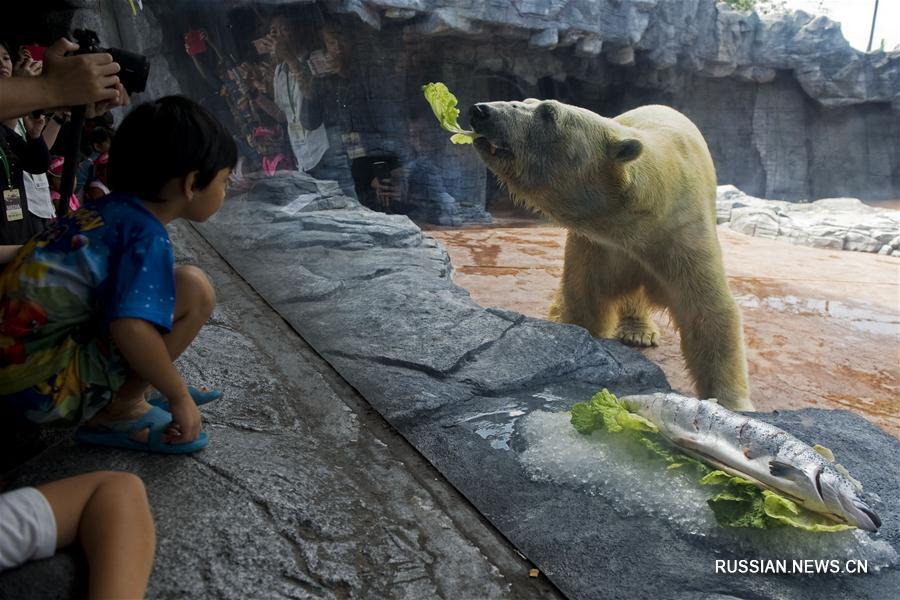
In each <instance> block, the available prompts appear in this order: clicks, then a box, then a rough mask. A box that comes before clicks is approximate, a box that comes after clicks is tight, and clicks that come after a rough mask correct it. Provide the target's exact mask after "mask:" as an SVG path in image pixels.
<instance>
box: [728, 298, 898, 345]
mask: <svg viewBox="0 0 900 600" xmlns="http://www.w3.org/2000/svg"><path fill="white" fill-rule="evenodd" d="M734 299H735V301H737V303H738V304H740V305H741V306H742V307H744V308H761V309H766V310H772V311H777V312H783V313H790V314H795V315H807V316H815V317H824V318H833V319H837V320H840V321H843V322H845V323H846V324H847V325H849V326H850V327H853V328H854V329H857V330H859V331H864V332H866V333H876V334H880V335H889V336H897V335H898V334H900V320H898V318H897V315H896V314H891V313H886V312H879V311H876V310H873V309H872V308H870V307H866V306H853V305H850V304H847V303H845V302H839V301H837V300H822V299H819V298H800V297H799V296H791V295H786V296H764V297H759V296H756V295H754V294H739V295H735V297H734Z"/></svg>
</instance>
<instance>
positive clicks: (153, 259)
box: [0, 96, 237, 453]
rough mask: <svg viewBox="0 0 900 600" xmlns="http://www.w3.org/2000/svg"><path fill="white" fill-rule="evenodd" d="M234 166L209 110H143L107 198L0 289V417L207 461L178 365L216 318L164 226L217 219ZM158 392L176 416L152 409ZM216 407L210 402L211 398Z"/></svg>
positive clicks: (192, 394) (122, 141)
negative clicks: (151, 393) (1, 413)
mask: <svg viewBox="0 0 900 600" xmlns="http://www.w3.org/2000/svg"><path fill="white" fill-rule="evenodd" d="M236 161H237V149H236V146H235V143H234V140H233V139H232V137H231V135H230V134H229V133H228V132H227V131H226V130H225V128H224V127H222V125H221V124H219V123H218V121H216V120H215V118H213V117H212V116H211V115H210V114H209V113H208V112H207V111H206V110H205V109H204V108H202V107H201V106H199V105H198V104H196V103H194V102H193V101H191V100H188V99H187V98H182V97H178V96H170V97H166V98H161V99H159V100H156V101H154V102H148V103H146V104H143V105H141V106H138V107H137V108H135V109H134V110H133V111H132V112H131V113H130V114H129V115H128V116H127V117H126V118H125V120H124V121H123V122H122V125H121V127H120V128H119V130H118V132H117V133H116V136H115V138H114V139H113V143H112V147H111V148H110V152H109V184H110V188H111V189H112V193H111V194H110V195H109V196H106V197H105V198H103V199H102V200H100V201H98V202H90V203H87V204H86V205H85V206H83V207H82V208H80V209H79V210H77V211H75V212H74V213H71V214H69V215H67V216H66V217H63V218H61V219H59V221H58V223H57V224H56V225H55V226H54V227H52V228H51V229H49V230H47V231H45V232H44V233H42V234H40V235H38V236H36V237H35V238H32V239H31V240H30V241H29V242H28V243H27V244H25V246H23V247H22V249H21V250H20V251H19V252H18V254H17V255H16V257H15V259H14V260H13V261H12V263H10V264H9V265H8V266H7V267H6V269H5V270H4V271H3V273H2V276H0V409H4V410H5V411H7V412H12V413H13V414H14V415H18V416H22V417H25V418H27V419H29V420H31V421H32V422H35V423H44V424H52V423H61V424H71V423H79V422H81V423H84V425H83V426H82V427H81V428H79V430H78V433H77V437H78V439H79V440H81V441H83V442H87V443H94V444H101V445H109V446H118V447H124V448H133V449H139V450H146V451H150V452H162V453H186V452H194V451H196V450H199V449H200V448H203V447H204V446H205V445H206V443H207V439H206V434H204V433H202V432H201V431H200V413H199V411H198V410H197V406H196V402H198V401H200V402H203V401H208V400H209V399H211V397H210V395H209V394H202V393H198V390H196V389H193V388H191V389H189V388H188V387H187V386H186V385H185V383H184V382H183V381H182V379H181V377H180V376H179V374H178V372H177V371H176V369H175V367H174V365H173V364H172V361H174V360H175V359H176V358H177V357H178V356H179V355H180V354H181V353H182V352H183V351H184V350H185V348H187V346H188V345H189V344H190V343H191V341H192V340H193V339H194V337H195V336H196V335H197V333H198V332H199V330H200V327H202V326H203V324H204V323H205V322H206V320H207V319H208V318H209V316H210V314H211V313H212V309H213V306H214V304H215V293H214V291H213V289H212V286H211V284H210V283H209V280H208V279H207V278H206V275H205V274H204V273H203V272H202V271H201V270H199V269H198V268H196V267H178V268H175V266H174V258H173V255H172V249H171V247H170V245H169V237H168V234H167V232H166V228H165V225H167V224H168V223H170V222H171V221H173V220H175V219H179V218H183V219H188V220H191V221H200V222H202V221H205V220H206V219H208V218H209V217H210V216H212V215H213V214H214V213H215V212H216V211H217V210H219V208H220V207H221V206H222V202H223V201H224V198H225V185H226V182H227V179H228V176H229V174H230V173H231V169H232V168H233V167H234V165H235V163H236ZM148 385H153V387H155V388H156V389H157V390H159V391H160V392H161V393H162V394H163V395H164V396H165V398H166V399H167V402H168V403H167V404H166V403H165V402H161V403H160V404H162V405H163V406H165V407H167V408H168V409H169V410H168V411H167V410H164V409H163V408H162V407H160V406H151V405H150V404H148V403H147V402H146V400H145V399H144V394H145V392H146V391H147V388H148ZM212 397H215V395H212Z"/></svg>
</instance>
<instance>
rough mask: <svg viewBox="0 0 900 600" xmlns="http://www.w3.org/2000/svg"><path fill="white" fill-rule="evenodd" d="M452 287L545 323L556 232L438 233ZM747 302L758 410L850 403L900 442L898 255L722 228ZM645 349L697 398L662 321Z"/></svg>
mask: <svg viewBox="0 0 900 600" xmlns="http://www.w3.org/2000/svg"><path fill="white" fill-rule="evenodd" d="M428 233H429V234H430V235H432V236H433V237H434V238H436V239H437V240H438V241H440V242H441V243H442V244H444V245H445V246H446V247H447V250H448V251H449V253H450V257H451V261H452V264H453V269H454V275H453V278H454V281H455V283H456V284H457V285H460V286H462V287H464V288H466V289H467V290H469V292H470V293H471V294H472V297H473V298H474V299H475V300H476V301H477V302H479V303H480V304H482V305H484V306H498V307H502V308H506V309H509V310H514V311H517V312H521V313H523V314H526V315H529V316H534V317H541V318H542V317H544V316H545V315H546V313H547V308H548V307H549V305H550V302H551V300H552V297H553V292H554V290H555V289H556V287H557V284H558V281H559V277H560V275H561V273H562V264H563V248H564V246H565V236H566V234H565V231H564V230H563V229H559V228H554V227H527V228H526V227H513V228H497V229H486V228H480V229H457V230H432V231H429V232H428ZM719 240H720V242H721V244H722V251H723V254H724V260H725V267H726V271H727V272H728V277H729V283H730V285H731V289H732V292H733V293H734V295H735V298H736V299H737V301H738V304H739V305H740V307H741V311H742V314H743V318H744V335H745V337H746V343H747V358H748V361H749V366H750V382H751V386H752V392H751V395H752V400H753V402H754V403H755V405H756V407H757V409H759V410H761V411H769V410H774V409H796V408H803V407H818V408H845V409H849V410H852V411H854V412H857V413H859V414H861V415H863V416H865V417H866V418H868V419H869V420H871V421H873V422H875V423H877V424H878V425H879V426H881V427H882V428H883V429H884V430H885V431H887V432H889V433H891V434H892V435H894V436H896V437H900V411H898V408H900V406H898V403H900V401H898V398H900V259H898V258H896V257H891V256H883V255H877V254H864V253H860V252H841V251H838V250H828V249H819V248H810V247H805V246H797V245H793V244H790V243H787V242H784V241H780V240H779V241H774V240H768V239H762V238H754V237H749V236H746V235H743V234H739V233H736V232H734V231H731V230H730V229H726V228H725V226H720V227H719ZM656 317H657V318H656V322H657V324H658V325H659V326H660V328H661V331H662V342H661V344H660V346H659V347H657V348H650V349H646V350H643V351H642V352H643V353H644V355H645V356H646V357H647V358H649V359H650V360H652V361H653V362H655V363H657V364H658V365H660V366H661V367H662V369H663V371H664V372H665V373H666V376H667V377H668V379H669V383H671V385H672V387H673V388H675V389H676V390H678V391H682V392H685V393H690V392H691V383H690V379H689V378H688V376H687V372H686V370H685V366H684V361H683V359H682V358H681V352H680V350H679V338H678V333H677V332H676V331H675V328H674V327H673V325H672V323H671V322H670V320H669V318H668V316H667V315H662V314H658V315H656Z"/></svg>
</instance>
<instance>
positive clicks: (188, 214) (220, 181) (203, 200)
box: [184, 168, 231, 223]
mask: <svg viewBox="0 0 900 600" xmlns="http://www.w3.org/2000/svg"><path fill="white" fill-rule="evenodd" d="M229 176H231V169H227V168H226V169H222V170H221V171H219V172H218V173H216V176H215V177H213V180H212V181H211V182H210V183H209V185H208V186H206V187H205V188H203V189H202V190H197V191H195V192H194V196H193V198H191V201H190V202H188V203H187V206H186V209H185V215H184V217H185V218H186V219H187V220H189V221H194V222H197V223H202V222H204V221H206V220H207V219H208V218H210V217H211V216H213V215H214V214H216V213H217V212H218V210H219V209H220V208H222V203H223V202H225V190H226V189H227V187H228V177H229Z"/></svg>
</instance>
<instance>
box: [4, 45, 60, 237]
mask: <svg viewBox="0 0 900 600" xmlns="http://www.w3.org/2000/svg"><path fill="white" fill-rule="evenodd" d="M4 51H5V52H6V54H7V55H8V54H9V52H8V49H7V48H6V47H5V46H2V45H0V64H3V65H4V66H5V57H4V56H3V53H4ZM42 68H43V61H40V60H34V59H33V58H32V56H31V53H30V52H29V51H28V49H27V48H26V47H24V46H23V47H21V48H20V49H19V61H18V62H17V63H16V65H15V67H13V76H15V77H38V76H40V74H41V70H42ZM6 72H7V70H6V69H0V77H3V76H4V74H5V73H6ZM42 116H43V117H45V123H46V125H44V129H43V133H42V134H41V137H42V138H44V143H45V144H46V145H47V148H52V147H53V144H54V143H56V138H57V137H58V135H59V132H60V128H61V127H62V125H63V124H64V123H65V122H66V120H67V119H68V116H67V111H44V110H38V111H34V112H33V113H31V115H30V119H28V118H25V117H23V118H19V119H9V120H8V121H5V122H4V125H6V127H8V128H9V129H11V130H13V131H15V132H16V133H17V134H18V135H19V137H20V138H22V139H23V140H26V141H27V140H28V131H29V129H30V128H31V127H32V126H33V123H31V122H30V121H34V120H35V119H39V118H40V117H42ZM22 180H23V183H24V184H25V200H26V202H25V204H26V205H27V206H28V211H29V212H30V213H31V214H32V216H33V218H36V219H37V220H38V221H39V222H40V224H41V227H40V228H41V229H43V228H45V227H47V226H48V225H49V224H50V221H52V220H53V219H54V218H56V208H55V207H54V204H53V199H52V196H51V189H50V182H49V180H48V179H47V174H46V173H34V174H32V173H29V172H27V171H25V172H23V173H22Z"/></svg>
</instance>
